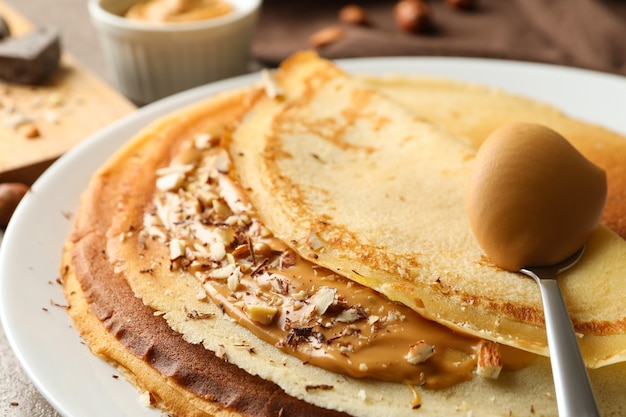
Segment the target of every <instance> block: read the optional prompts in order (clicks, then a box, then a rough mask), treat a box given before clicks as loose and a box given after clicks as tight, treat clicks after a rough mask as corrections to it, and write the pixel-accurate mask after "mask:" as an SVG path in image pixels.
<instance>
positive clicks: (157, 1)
mask: <svg viewBox="0 0 626 417" xmlns="http://www.w3.org/2000/svg"><path fill="white" fill-rule="evenodd" d="M232 11H233V6H232V5H231V4H230V3H227V2H225V1H221V0H146V1H143V2H140V3H137V4H134V5H133V6H131V7H130V9H128V10H127V11H126V13H124V17H126V18H128V19H131V20H137V21H141V22H149V23H181V22H196V21H199V20H206V19H213V18H216V17H220V16H225V15H227V14H229V13H231V12H232Z"/></svg>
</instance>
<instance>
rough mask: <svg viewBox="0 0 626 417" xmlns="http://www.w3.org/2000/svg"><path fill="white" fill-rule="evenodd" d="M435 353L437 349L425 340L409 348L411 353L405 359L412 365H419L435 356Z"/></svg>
mask: <svg viewBox="0 0 626 417" xmlns="http://www.w3.org/2000/svg"><path fill="white" fill-rule="evenodd" d="M434 353H435V348H434V347H433V346H431V345H429V344H428V343H426V342H425V341H423V340H420V341H419V342H417V343H415V344H412V345H411V346H410V347H409V353H407V354H406V356H405V357H404V358H405V359H406V360H407V362H409V363H410V364H411V365H417V364H418V363H422V362H424V361H426V360H427V359H428V358H430V357H431V356H433V354H434Z"/></svg>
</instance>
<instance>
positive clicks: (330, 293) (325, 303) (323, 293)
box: [309, 287, 337, 315]
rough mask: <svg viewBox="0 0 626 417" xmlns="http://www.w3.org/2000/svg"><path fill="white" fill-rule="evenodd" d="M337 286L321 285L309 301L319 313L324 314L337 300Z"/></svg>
mask: <svg viewBox="0 0 626 417" xmlns="http://www.w3.org/2000/svg"><path fill="white" fill-rule="evenodd" d="M336 293H337V289H336V288H331V287H321V288H320V289H319V290H318V291H317V292H316V293H315V295H313V297H311V299H310V300H309V302H310V303H311V304H312V305H313V306H314V308H315V311H316V312H317V314H320V315H321V314H324V313H325V312H326V310H328V307H330V305H331V304H332V303H333V301H335V294H336Z"/></svg>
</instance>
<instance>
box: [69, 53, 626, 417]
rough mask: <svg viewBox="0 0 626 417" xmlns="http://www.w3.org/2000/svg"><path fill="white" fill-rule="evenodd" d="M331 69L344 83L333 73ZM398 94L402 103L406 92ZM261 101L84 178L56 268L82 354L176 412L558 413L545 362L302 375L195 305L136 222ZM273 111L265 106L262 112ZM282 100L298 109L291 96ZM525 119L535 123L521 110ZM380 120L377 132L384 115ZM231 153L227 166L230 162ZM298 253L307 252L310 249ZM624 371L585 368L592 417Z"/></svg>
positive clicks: (189, 112) (221, 111) (186, 125)
mask: <svg viewBox="0 0 626 417" xmlns="http://www.w3.org/2000/svg"><path fill="white" fill-rule="evenodd" d="M308 59H312V58H311V57H309V58H306V57H305V59H304V61H303V62H305V63H307V60H308ZM313 61H314V62H316V61H317V59H313ZM292 62H297V60H296V61H292ZM323 65H326V64H323ZM330 74H331V75H332V76H333V77H335V76H336V75H337V74H339V75H341V76H344V75H343V74H342V73H341V72H337V73H336V72H335V70H332V71H331V72H330ZM344 81H345V82H342V83H341V84H342V86H341V88H345V87H349V88H352V83H353V82H354V81H353V80H350V79H346V80H344ZM404 82H405V83H406V84H407V85H409V86H413V85H420V87H419V88H416V89H415V91H416V94H417V93H420V92H421V93H423V94H425V95H427V94H428V95H430V96H431V97H432V99H433V100H436V99H437V98H438V97H439V98H441V97H443V96H442V95H437V94H436V92H437V91H438V88H439V87H437V86H438V85H440V84H439V83H441V84H443V85H449V86H450V87H449V90H446V96H448V95H450V97H451V100H450V101H451V102H455V101H456V100H453V99H452V97H460V98H462V99H464V98H465V99H466V98H468V97H472V96H473V94H474V92H475V88H479V87H475V88H474V87H468V86H465V85H458V84H454V83H450V84H446V83H445V82H432V83H431V81H423V80H421V79H418V78H413V77H409V78H405V81H404ZM368 83H369V84H368V85H370V86H372V85H376V87H375V88H376V89H378V88H380V87H381V85H385V86H387V88H388V90H386V91H387V93H390V95H393V91H394V89H395V88H396V86H398V85H399V84H398V83H400V84H402V81H401V79H400V78H395V79H389V80H388V84H387V83H386V82H385V79H370V80H369V81H368ZM359 85H360V84H359ZM429 85H430V86H432V90H430V89H429V87H428V86H429ZM366 88H367V89H371V87H366ZM372 91H373V90H372ZM368 94H370V93H368ZM371 94H373V95H376V94H378V93H377V92H376V91H374V92H373V93H371ZM479 95H480V94H479ZM400 96H402V97H401V100H405V99H407V98H408V97H409V96H407V95H400ZM289 98H290V97H289V95H288V96H287V100H289ZM283 99H284V98H283ZM265 100H266V99H265V98H263V94H259V92H258V91H257V89H256V87H251V88H250V89H245V90H242V91H238V92H233V93H231V94H226V95H221V96H218V97H214V98H211V99H209V100H207V101H206V102H205V103H201V104H199V105H196V106H193V107H191V108H189V109H184V110H182V111H180V112H177V113H176V114H174V115H171V116H168V117H166V118H164V119H162V120H160V121H158V122H156V123H155V124H153V125H151V126H149V127H147V128H146V129H145V130H144V131H143V132H141V133H140V134H139V135H138V136H137V137H136V138H135V139H133V140H132V141H131V142H130V143H129V144H128V145H127V146H125V147H124V148H123V149H122V150H120V151H119V152H118V153H117V154H116V155H115V156H114V157H113V158H112V159H111V160H110V161H109V162H108V163H107V164H106V165H105V166H104V167H103V168H101V169H100V171H99V172H98V173H97V174H96V175H95V176H94V178H93V180H92V182H91V184H90V186H89V188H88V190H86V192H85V194H84V196H83V198H82V202H81V207H80V209H79V212H78V215H77V219H76V227H75V230H74V232H73V233H72V236H71V238H70V240H69V241H68V244H67V245H66V250H65V254H64V267H63V274H64V277H65V281H64V282H65V290H66V295H67V297H68V300H69V302H70V304H71V308H70V309H69V312H70V314H71V315H72V317H73V318H74V320H75V322H76V325H77V328H78V329H79V331H81V333H82V334H83V335H84V337H85V340H86V341H87V343H88V344H89V346H90V347H91V348H92V350H93V351H94V352H95V353H97V354H99V355H101V356H103V357H104V358H105V359H107V360H109V361H111V362H113V363H114V364H116V365H117V366H118V367H119V368H121V369H122V370H123V371H124V372H125V374H126V375H128V376H129V379H130V380H131V381H132V382H133V383H134V384H136V385H137V386H138V387H140V388H141V389H143V390H147V391H149V392H150V394H151V395H150V397H151V399H152V401H153V403H154V404H155V405H157V406H159V407H162V408H164V409H167V410H170V411H172V412H173V413H174V414H175V415H181V416H182V415H184V416H186V415H198V416H200V415H233V416H253V415H254V416H276V415H281V416H287V415H298V416H306V415H311V416H313V415H316V416H317V415H320V416H321V415H330V416H335V415H346V414H347V415H354V416H369V415H371V416H379V415H407V414H410V413H413V412H416V413H417V412H419V413H420V414H421V415H425V416H439V415H440V416H448V415H454V414H456V413H459V412H462V413H464V414H467V413H472V414H473V415H494V416H496V415H529V416H531V415H556V403H555V398H554V392H553V387H552V377H551V373H550V366H549V361H548V359H547V358H545V357H539V356H531V357H530V359H528V362H527V363H526V364H525V367H524V368H523V369H521V370H517V371H512V370H509V371H506V370H505V371H503V372H502V373H501V374H500V376H499V377H498V379H497V380H490V379H485V378H482V377H474V378H473V379H471V380H470V381H467V382H464V383H461V384H457V385H454V386H452V387H450V388H446V389H442V390H422V389H419V388H413V389H411V388H409V386H407V385H405V384H398V383H389V382H381V381H374V380H369V379H355V378H349V377H345V376H343V375H338V374H335V373H333V372H328V371H324V370H322V369H319V368H317V367H314V366H311V365H309V364H307V363H306V362H303V361H302V360H300V359H298V358H296V357H294V356H292V355H289V354H286V353H285V352H284V351H282V350H280V349H277V348H276V347H274V346H272V345H270V344H268V343H266V342H263V341H261V340H260V339H259V338H258V337H256V336H255V335H254V334H252V333H251V332H250V331H248V330H247V329H245V328H244V327H243V326H241V325H239V324H238V323H236V322H235V321H234V320H232V319H230V318H229V317H228V316H226V315H224V314H223V312H222V310H221V308H220V306H219V305H215V304H213V303H212V302H211V301H210V300H209V299H208V298H207V297H206V293H205V289H204V288H203V286H202V281H199V280H198V278H197V277H196V276H194V275H192V274H190V273H187V272H185V271H184V270H180V269H176V268H174V269H172V266H173V265H175V263H173V262H172V259H171V239H169V240H159V238H158V233H156V232H155V231H154V230H152V227H151V226H147V223H146V218H149V217H150V216H152V214H153V213H154V212H155V210H157V211H158V208H155V201H156V200H155V196H157V195H162V194H167V193H169V192H170V191H167V192H163V191H159V187H158V181H159V178H161V177H163V176H164V175H166V174H163V172H164V171H165V172H169V171H168V170H169V169H173V170H174V171H176V170H177V169H178V168H176V167H180V165H181V161H188V162H189V145H190V144H193V143H195V142H197V141H198V138H199V137H203V138H204V140H208V141H210V142H215V143H217V141H219V139H220V138H222V136H223V135H224V133H225V132H226V131H232V130H233V129H235V128H236V127H237V124H238V123H240V120H241V117H242V116H243V114H244V113H245V112H246V111H247V110H248V107H249V106H250V105H252V104H254V108H253V110H252V113H251V115H252V116H246V117H251V119H243V124H242V125H241V127H240V129H241V131H244V130H245V129H247V128H248V127H249V125H248V123H250V121H251V120H253V117H254V115H255V113H254V112H256V111H259V109H262V107H263V106H264V105H266V104H263V103H264V102H265ZM380 100H381V103H382V104H383V105H382V106H380V107H377V108H376V113H377V114H379V115H382V114H384V113H385V112H386V111H388V110H389V109H394V112H393V117H399V118H402V117H405V116H406V115H411V117H416V116H414V114H413V113H412V111H411V110H408V109H406V108H403V107H402V106H399V107H398V104H397V103H396V102H394V100H393V98H392V99H388V98H380ZM498 100H501V101H503V102H508V101H511V102H512V103H523V102H524V99H518V100H516V99H515V98H511V97H510V96H507V95H504V94H502V96H501V97H500V98H494V101H498ZM443 101H444V102H445V101H446V100H443ZM272 103H274V102H273V99H272V101H271V103H270V104H269V105H272ZM285 103H289V105H290V106H291V105H294V106H295V107H297V104H294V101H286V102H285ZM520 107H522V108H523V107H524V106H523V105H520ZM400 108H401V110H400ZM312 109H314V110H313V111H314V112H317V111H319V110H320V108H317V107H313V108H312ZM396 109H398V110H397V113H396V112H395V110H396ZM471 109H472V110H473V111H474V113H467V115H466V118H461V119H458V120H456V123H455V124H454V125H455V126H457V127H458V126H460V125H466V126H469V125H470V121H473V120H475V119H476V118H477V117H485V116H482V114H483V113H481V111H480V109H478V108H474V107H472V108H471ZM368 117H369V116H368ZM485 118H486V117H485ZM444 119H445V117H444ZM528 119H530V120H529V121H532V111H530V112H529V115H528ZM304 120H306V119H304ZM378 120H379V121H380V122H381V124H385V123H386V121H384V120H383V118H382V117H381V118H379V119H378ZM316 126H318V127H322V125H321V124H320V125H316ZM585 126H587V127H588V125H585ZM588 128H589V129H593V128H592V127H588ZM424 129H426V130H427V131H429V132H437V134H438V135H439V134H441V135H442V136H441V137H443V138H445V140H450V141H452V143H454V144H453V145H451V146H453V147H454V149H459V150H461V151H460V152H462V153H463V155H465V154H468V155H471V154H472V147H471V146H469V145H468V143H469V142H467V143H459V140H458V139H457V138H455V137H453V136H451V135H448V134H446V133H445V132H443V130H442V128H441V127H438V126H432V125H428V126H425V127H424ZM237 134H238V133H237V131H236V133H235V135H237ZM207 135H208V136H207ZM262 137H263V134H261V135H260V136H259V139H261V138H262ZM314 153H315V155H316V156H315V157H314V159H315V160H316V161H317V163H319V161H323V160H325V159H322V158H318V157H322V156H324V155H323V154H321V152H319V149H317V148H316V149H315V152H314ZM238 155H239V154H237V153H233V154H232V157H233V158H235V160H236V158H237V156H238ZM239 156H240V155H239ZM359 157H361V155H359ZM444 158H447V156H445V157H444ZM462 159H463V158H461V162H463V160H462ZM215 162H216V161H215V160H213V163H215ZM183 165H184V164H183ZM172 166H173V167H175V168H171V167H172ZM162 170H163V171H162ZM157 172H160V174H157ZM193 172H195V171H193ZM238 172H239V174H241V171H238ZM317 172H319V171H316V173H317ZM390 173H391V171H390ZM355 175H356V173H355ZM187 180H189V178H186V179H185V181H187ZM248 191H250V190H248ZM252 191H256V190H252ZM250 195H254V193H253V192H252V193H251V194H250ZM375 198H380V196H375ZM286 207H287V206H286ZM255 208H257V209H258V206H256V205H255ZM276 209H282V208H281V207H277V208H276ZM263 220H265V218H264V219H263ZM381 230H382V229H381ZM272 232H274V230H272ZM167 243H169V244H170V245H168V244H167ZM286 243H289V242H286ZM303 255H304V256H309V255H310V250H308V249H307V252H306V253H303ZM357 259H360V260H361V261H363V259H362V258H357ZM317 261H318V260H317V259H315V262H317ZM135 297H139V298H135ZM494 319H495V317H494ZM624 366H626V365H624V364H617V365H611V366H606V367H603V368H601V369H594V370H592V371H591V379H592V382H593V384H594V387H595V389H596V395H597V397H598V401H599V403H600V406H601V409H602V411H603V415H615V416H619V415H623V413H624V410H626V400H622V399H621V398H622V397H623V396H622V395H621V393H622V392H623V391H624V389H625V388H626V386H625V385H624V384H626V382H625V381H624V380H623V378H622V376H623V375H624V372H625V371H626V368H625V367H624ZM415 389H416V390H417V391H415V392H417V393H418V395H419V396H421V402H419V403H420V404H421V405H422V407H421V409H420V410H419V411H412V407H413V405H414V404H416V403H418V402H416V398H415V393H414V391H413V390H415ZM344 412H345V413H346V414H343V413H344Z"/></svg>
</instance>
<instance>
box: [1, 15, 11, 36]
mask: <svg viewBox="0 0 626 417" xmlns="http://www.w3.org/2000/svg"><path fill="white" fill-rule="evenodd" d="M9 36H11V30H10V29H9V25H8V24H7V21H6V20H4V18H3V17H2V16H0V40H2V39H4V38H8V37H9Z"/></svg>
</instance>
